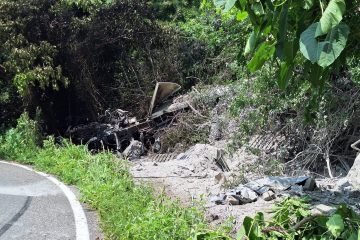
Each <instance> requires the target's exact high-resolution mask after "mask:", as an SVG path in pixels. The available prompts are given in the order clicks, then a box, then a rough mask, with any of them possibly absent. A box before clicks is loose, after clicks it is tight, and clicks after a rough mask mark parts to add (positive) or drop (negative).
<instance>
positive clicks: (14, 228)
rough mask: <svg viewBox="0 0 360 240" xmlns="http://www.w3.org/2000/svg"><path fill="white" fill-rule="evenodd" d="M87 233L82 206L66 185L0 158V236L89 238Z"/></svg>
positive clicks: (6, 238) (36, 239)
mask: <svg viewBox="0 0 360 240" xmlns="http://www.w3.org/2000/svg"><path fill="white" fill-rule="evenodd" d="M90 225H92V224H90ZM89 235H90V234H89V231H88V222H87V218H86V215H85V213H84V211H83V208H82V207H81V205H80V203H79V202H78V201H77V200H76V197H75V195H74V194H73V192H72V191H71V190H70V189H69V188H68V187H66V186H65V185H63V184H62V183H60V182H58V181H57V180H56V179H54V178H53V177H51V176H47V175H44V174H39V173H37V172H34V171H32V170H31V169H27V168H24V167H22V166H18V165H12V164H8V163H4V162H0V240H11V239H21V240H42V239H44V240H55V239H56V240H60V239H61V240H67V239H69V240H89V239H90V238H89Z"/></svg>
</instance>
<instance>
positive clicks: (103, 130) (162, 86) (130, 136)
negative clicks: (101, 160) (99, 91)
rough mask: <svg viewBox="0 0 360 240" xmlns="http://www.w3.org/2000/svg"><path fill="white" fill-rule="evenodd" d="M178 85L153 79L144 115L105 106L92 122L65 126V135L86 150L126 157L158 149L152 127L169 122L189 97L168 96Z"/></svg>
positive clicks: (186, 106)
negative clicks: (141, 117)
mask: <svg viewBox="0 0 360 240" xmlns="http://www.w3.org/2000/svg"><path fill="white" fill-rule="evenodd" d="M179 89H180V86H179V85H178V84H175V83H169V82H159V83H157V84H156V87H155V91H154V95H153V98H152V101H151V104H150V108H149V114H148V116H147V117H146V118H145V119H142V120H139V121H138V120H137V119H136V118H135V117H132V116H131V114H130V113H129V112H127V111H124V110H121V109H116V110H114V111H111V110H106V111H105V114H104V115H101V116H99V118H98V120H97V121H96V122H92V123H89V124H84V125H79V126H76V127H73V128H69V130H68V131H67V135H68V137H70V138H71V139H72V140H73V141H74V143H77V144H86V145H87V146H88V148H89V149H90V150H94V151H99V150H100V151H101V150H103V149H108V150H113V151H114V152H115V153H117V154H119V155H120V156H125V157H128V158H129V160H133V159H137V158H139V157H140V156H141V155H143V154H144V153H146V151H154V152H156V151H160V150H161V146H159V141H158V139H157V138H156V137H155V136H154V133H155V131H156V130H157V129H160V128H162V127H164V126H166V125H168V124H169V123H171V122H172V120H173V118H174V115H175V114H176V113H177V112H179V111H183V110H186V109H187V108H188V107H189V99H186V101H185V100H184V101H182V102H181V101H179V100H176V101H175V100H173V99H171V98H170V97H171V96H173V94H174V93H175V92H177V91H178V90H179Z"/></svg>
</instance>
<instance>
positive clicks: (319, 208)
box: [311, 204, 336, 215]
mask: <svg viewBox="0 0 360 240" xmlns="http://www.w3.org/2000/svg"><path fill="white" fill-rule="evenodd" d="M335 211H336V208H334V207H331V206H328V205H325V204H318V205H316V206H314V208H313V209H312V210H311V212H312V214H324V215H329V214H331V213H333V212H335Z"/></svg>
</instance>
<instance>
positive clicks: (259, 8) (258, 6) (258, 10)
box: [251, 1, 265, 16]
mask: <svg viewBox="0 0 360 240" xmlns="http://www.w3.org/2000/svg"><path fill="white" fill-rule="evenodd" d="M251 9H252V10H253V11H254V13H255V15H257V16H261V15H264V14H265V11H264V7H263V5H262V3H261V2H260V1H259V2H254V3H253V4H252V5H251Z"/></svg>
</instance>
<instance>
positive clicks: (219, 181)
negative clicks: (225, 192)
mask: <svg viewBox="0 0 360 240" xmlns="http://www.w3.org/2000/svg"><path fill="white" fill-rule="evenodd" d="M215 182H216V183H217V184H224V183H225V182H226V177H225V174H224V173H218V174H216V175H215Z"/></svg>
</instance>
